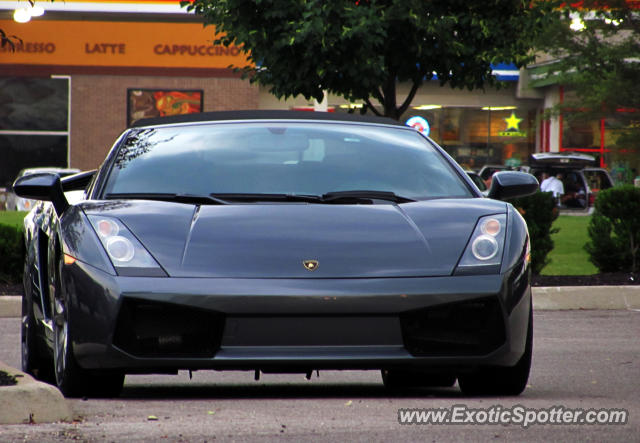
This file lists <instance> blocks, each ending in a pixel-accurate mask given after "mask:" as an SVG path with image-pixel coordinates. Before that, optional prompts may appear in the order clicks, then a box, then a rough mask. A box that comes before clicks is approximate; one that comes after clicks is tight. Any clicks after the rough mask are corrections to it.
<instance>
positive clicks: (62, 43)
mask: <svg viewBox="0 0 640 443" xmlns="http://www.w3.org/2000/svg"><path fill="white" fill-rule="evenodd" d="M0 29H2V30H4V31H5V33H7V34H8V35H17V36H18V37H20V38H21V39H22V43H18V44H17V45H16V48H15V51H14V52H11V51H10V49H9V48H8V47H7V46H5V48H2V49H0V65H48V66H91V67H96V66H97V67H100V66H104V67H112V68H113V67H122V68H127V67H130V68H134V67H159V68H218V69H220V68H227V67H229V66H230V65H234V66H237V67H244V66H247V65H248V62H247V57H246V54H245V53H244V52H243V51H242V48H240V47H238V46H231V47H224V46H222V45H215V46H214V45H213V43H212V42H213V40H214V38H215V30H214V28H213V27H206V28H203V26H202V24H200V23H159V22H102V21H74V20H69V21H54V20H39V21H35V20H34V21H31V22H29V23H25V24H19V23H16V22H14V21H10V20H0ZM0 72H2V68H0Z"/></svg>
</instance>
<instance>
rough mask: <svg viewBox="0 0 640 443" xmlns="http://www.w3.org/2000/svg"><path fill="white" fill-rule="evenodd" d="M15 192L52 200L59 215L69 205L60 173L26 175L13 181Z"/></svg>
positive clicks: (36, 198)
mask: <svg viewBox="0 0 640 443" xmlns="http://www.w3.org/2000/svg"><path fill="white" fill-rule="evenodd" d="M13 192H14V193H15V194H16V195H17V196H19V197H23V198H29V199H32V200H45V201H50V202H51V203H53V207H54V209H55V210H56V213H57V214H58V215H61V214H62V213H63V212H64V211H65V210H66V209H67V208H68V207H69V202H68V201H67V198H66V197H65V196H64V191H63V190H62V183H61V182H60V177H59V176H58V174H52V173H39V174H31V175H25V176H24V177H20V178H19V179H17V180H16V181H15V182H14V183H13Z"/></svg>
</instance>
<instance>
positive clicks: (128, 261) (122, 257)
mask: <svg viewBox="0 0 640 443" xmlns="http://www.w3.org/2000/svg"><path fill="white" fill-rule="evenodd" d="M87 217H88V218H89V221H90V222H91V225H92V226H93V229H94V230H95V231H96V234H98V238H99V239H100V242H101V243H102V246H103V247H104V250H105V251H106V252H107V255H108V256H109V259H110V260H111V263H113V266H114V267H115V268H116V271H117V272H118V274H119V275H124V276H150V277H151V276H166V275H167V274H166V273H165V272H164V271H163V270H162V268H161V267H160V265H159V264H158V262H156V261H155V259H154V258H153V257H152V256H151V254H149V252H148V251H147V250H146V249H145V248H144V246H142V244H141V243H140V241H138V239H137V238H136V237H135V236H134V235H133V234H132V233H131V231H129V229H127V227H126V226H125V225H124V223H122V222H121V221H120V220H118V219H117V218H112V217H103V216H97V215H88V216H87Z"/></svg>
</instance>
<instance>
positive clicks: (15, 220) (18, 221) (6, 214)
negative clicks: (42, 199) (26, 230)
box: [0, 211, 27, 227]
mask: <svg viewBox="0 0 640 443" xmlns="http://www.w3.org/2000/svg"><path fill="white" fill-rule="evenodd" d="M25 215H27V212H25V211H0V224H3V225H13V226H18V227H22V226H23V225H22V220H23V219H24V216H25Z"/></svg>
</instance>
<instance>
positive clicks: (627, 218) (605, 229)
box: [585, 185, 640, 272]
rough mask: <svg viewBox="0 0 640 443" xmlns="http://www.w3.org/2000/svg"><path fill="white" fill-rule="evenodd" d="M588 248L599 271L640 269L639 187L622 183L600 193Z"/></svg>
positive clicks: (635, 270)
mask: <svg viewBox="0 0 640 443" xmlns="http://www.w3.org/2000/svg"><path fill="white" fill-rule="evenodd" d="M585 249H586V250H587V252H588V253H589V259H590V260H591V262H592V263H593V264H594V265H596V267H597V268H598V269H599V270H600V272H620V271H623V272H638V271H639V270H640V188H635V187H634V186H632V185H622V186H616V187H613V188H609V189H605V190H604V191H600V192H599V193H598V197H597V198H596V202H595V209H594V212H593V216H592V217H591V222H590V223H589V242H587V244H586V245H585Z"/></svg>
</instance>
